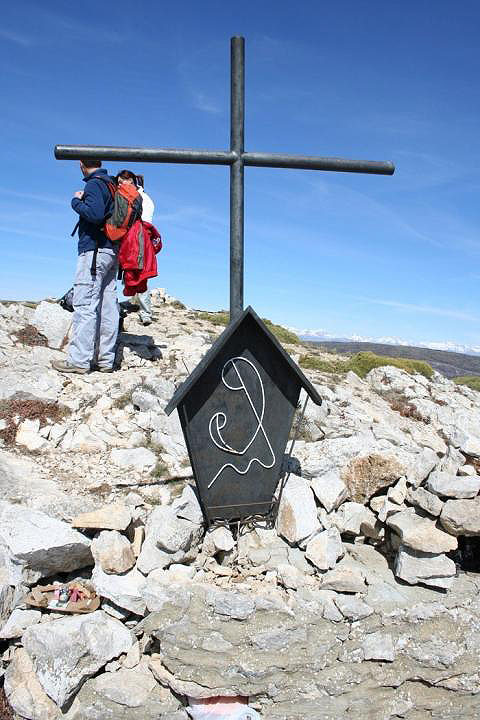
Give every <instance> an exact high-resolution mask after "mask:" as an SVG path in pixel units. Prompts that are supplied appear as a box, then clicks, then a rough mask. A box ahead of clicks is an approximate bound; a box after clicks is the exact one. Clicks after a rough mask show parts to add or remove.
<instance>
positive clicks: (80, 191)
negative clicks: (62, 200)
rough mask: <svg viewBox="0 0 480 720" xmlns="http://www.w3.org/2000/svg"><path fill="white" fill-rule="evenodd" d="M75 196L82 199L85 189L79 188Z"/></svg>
mask: <svg viewBox="0 0 480 720" xmlns="http://www.w3.org/2000/svg"><path fill="white" fill-rule="evenodd" d="M75 197H76V198H78V199H79V200H81V199H82V198H83V190H77V192H76V193H75Z"/></svg>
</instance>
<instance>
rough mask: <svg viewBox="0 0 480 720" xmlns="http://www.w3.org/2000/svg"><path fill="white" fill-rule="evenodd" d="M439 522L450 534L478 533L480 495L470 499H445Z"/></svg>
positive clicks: (479, 531) (479, 532) (479, 529)
mask: <svg viewBox="0 0 480 720" xmlns="http://www.w3.org/2000/svg"><path fill="white" fill-rule="evenodd" d="M440 524H441V525H442V527H444V528H445V530H446V531H447V532H449V533H451V534H452V535H456V536H457V537H458V536H459V535H470V536H473V535H480V497H476V498H473V499H472V500H447V502H446V503H445V504H444V506H443V508H442V514H441V515H440Z"/></svg>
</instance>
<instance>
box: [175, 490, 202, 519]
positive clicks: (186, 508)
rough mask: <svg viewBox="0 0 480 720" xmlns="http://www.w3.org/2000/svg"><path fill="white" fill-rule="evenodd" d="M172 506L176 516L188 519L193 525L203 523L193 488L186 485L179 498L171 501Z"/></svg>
mask: <svg viewBox="0 0 480 720" xmlns="http://www.w3.org/2000/svg"><path fill="white" fill-rule="evenodd" d="M172 508H173V510H174V511H175V514H176V516H177V517H178V518H181V519H183V520H190V522H192V523H194V524H195V525H202V524H203V520H204V519H203V512H202V508H201V507H200V503H199V502H198V498H197V495H196V493H195V490H194V489H193V488H192V486H191V485H186V486H185V487H184V489H183V491H182V494H181V495H180V497H179V498H177V499H176V500H174V501H173V503H172Z"/></svg>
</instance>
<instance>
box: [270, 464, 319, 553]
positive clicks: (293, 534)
mask: <svg viewBox="0 0 480 720" xmlns="http://www.w3.org/2000/svg"><path fill="white" fill-rule="evenodd" d="M317 530H320V523H319V521H318V517H317V506H316V504H315V498H314V496H313V492H312V490H311V488H310V485H309V483H308V482H307V480H304V479H303V478H300V477H297V476H296V475H291V476H290V478H289V480H288V482H287V484H286V485H285V487H284V488H283V492H282V497H281V498H280V504H279V508H278V515H277V532H278V534H279V535H281V536H282V537H284V538H285V539H286V540H287V541H288V542H289V543H292V544H295V543H299V542H301V541H302V540H305V538H307V537H309V536H310V535H312V534H313V533H314V532H317Z"/></svg>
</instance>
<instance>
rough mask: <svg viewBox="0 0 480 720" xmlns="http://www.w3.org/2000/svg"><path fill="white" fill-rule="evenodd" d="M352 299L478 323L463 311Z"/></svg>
mask: <svg viewBox="0 0 480 720" xmlns="http://www.w3.org/2000/svg"><path fill="white" fill-rule="evenodd" d="M354 299H355V300H357V301H360V302H364V303H367V304H369V305H382V306H384V307H391V308H395V309H397V310H405V311H406V312H413V313H422V314H426V315H436V316H438V317H447V318H452V319H455V320H465V321H467V322H475V323H478V322H480V317H479V316H476V315H472V314H471V313H468V312H464V311H463V310H453V309H450V308H442V307H435V306H432V305H417V304H416V303H405V302H399V301H397V300H386V299H385V300H384V299H381V298H368V297H363V296H357V297H355V298H354Z"/></svg>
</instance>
